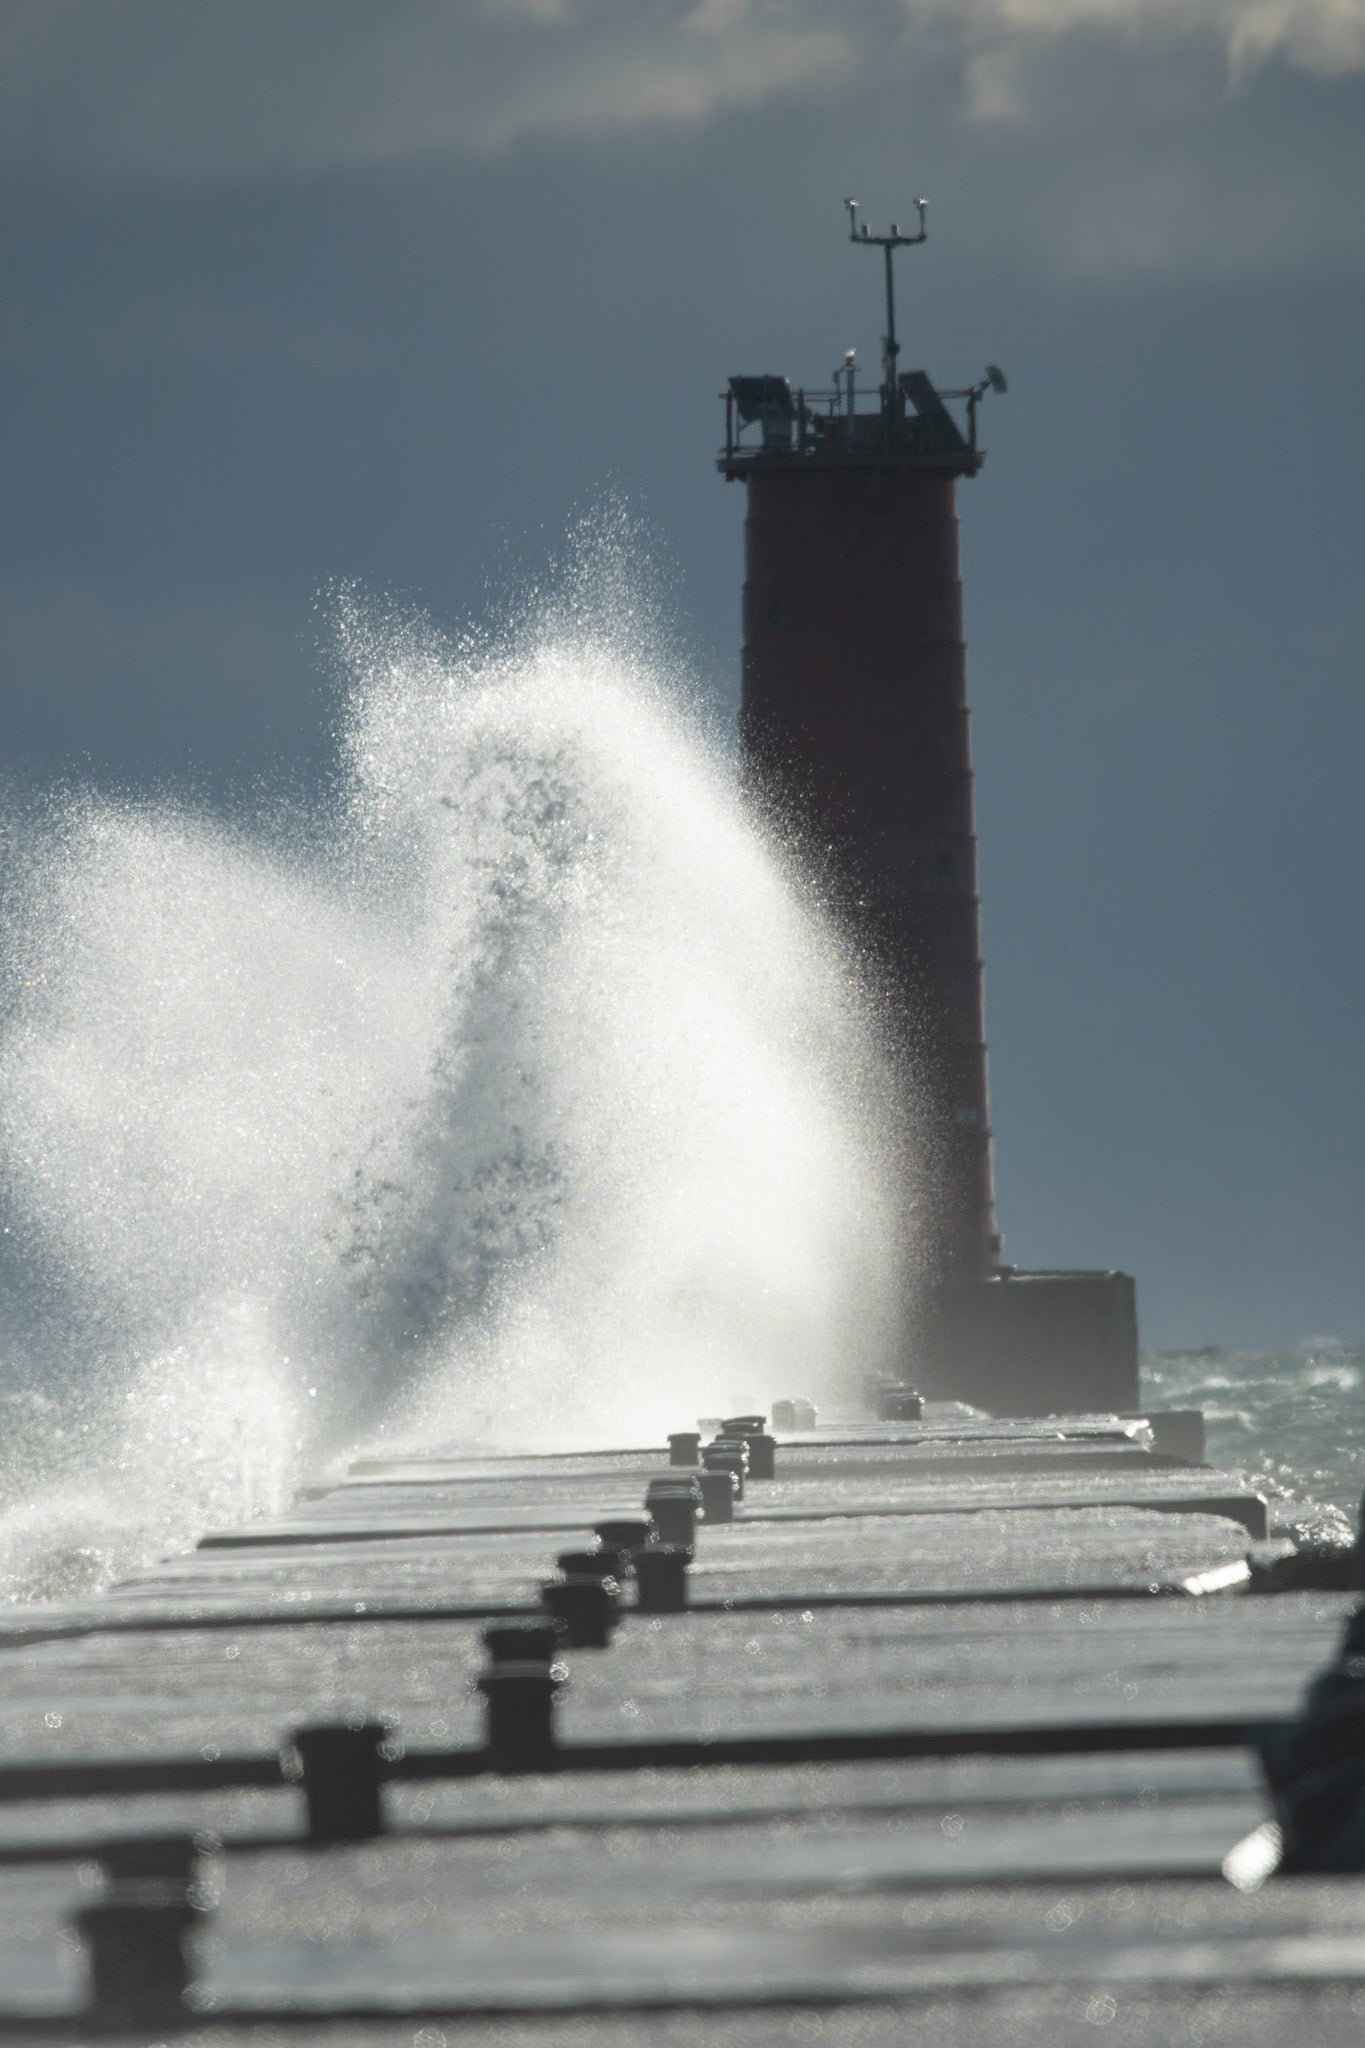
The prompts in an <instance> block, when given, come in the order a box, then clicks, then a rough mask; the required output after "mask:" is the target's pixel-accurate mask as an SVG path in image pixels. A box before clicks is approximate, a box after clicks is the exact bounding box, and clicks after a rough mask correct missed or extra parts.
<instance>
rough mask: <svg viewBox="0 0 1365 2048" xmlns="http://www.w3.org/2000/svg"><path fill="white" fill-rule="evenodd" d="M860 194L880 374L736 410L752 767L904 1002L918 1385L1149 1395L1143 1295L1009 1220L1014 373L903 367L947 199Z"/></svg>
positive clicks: (1098, 1399)
mask: <svg viewBox="0 0 1365 2048" xmlns="http://www.w3.org/2000/svg"><path fill="white" fill-rule="evenodd" d="M846 203H847V206H848V211H849V220H850V232H851V235H852V238H853V240H854V241H855V242H857V243H858V244H859V245H860V246H862V247H867V248H876V249H880V250H881V252H882V256H883V262H884V267H885V287H886V333H885V336H884V338H883V343H882V362H881V380H880V383H879V385H878V386H877V387H875V388H874V389H872V390H869V391H867V392H866V393H862V392H860V391H859V390H858V388H857V365H856V362H855V360H854V358H853V356H852V355H851V354H850V355H849V356H847V357H845V359H844V362H843V364H842V365H841V367H840V368H839V370H837V371H836V372H835V373H834V377H833V380H832V388H830V389H826V390H822V391H813V390H804V389H801V390H793V388H792V386H791V384H790V383H789V382H788V381H787V379H786V378H785V377H780V376H773V375H765V376H745V377H732V378H731V379H730V388H729V391H728V393H727V396H726V427H725V446H724V448H723V449H722V450H721V453H720V455H719V457H718V467H719V469H720V471H721V473H722V475H723V476H724V477H725V478H726V479H727V480H734V479H739V480H742V481H743V482H744V484H745V486H746V489H747V499H748V508H747V516H746V520H745V528H744V547H745V580H744V606H743V620H744V652H743V686H742V698H741V714H740V716H741V747H742V759H743V764H744V772H745V778H746V782H747V784H748V785H749V786H750V787H751V788H752V789H754V790H755V791H756V792H759V793H760V794H761V796H762V798H763V800H764V801H766V802H768V803H773V804H776V805H777V806H778V807H779V808H780V810H781V811H782V813H783V814H784V815H785V817H786V819H787V820H788V821H789V822H790V823H791V824H792V825H793V826H794V827H795V828H797V829H798V831H799V833H800V835H801V836H802V837H803V838H804V840H805V842H806V844H807V846H808V847H809V849H810V850H811V852H812V853H813V854H814V856H815V857H816V858H817V859H818V861H819V862H820V864H821V865H822V867H823V868H824V870H825V872H826V873H827V874H829V875H830V877H831V882H832V887H833V893H834V895H835V897H836V900H837V903H838V907H839V909H840V911H841V914H842V916H843V918H844V921H845V923H846V925H847V927H848V928H849V930H850V932H851V935H852V936H853V938H854V940H855V943H856V944H857V946H858V948H859V950H860V952H861V953H862V954H863V956H864V958H865V960H866V961H867V963H868V967H869V971H870V977H871V979H872V980H873V981H874V982H875V983H876V984H877V985H879V986H880V988H881V990H882V992H883V997H884V1001H883V1016H884V1021H885V1023H886V1025H887V1027H888V1036H889V1039H890V1041H891V1044H892V1049H893V1052H894V1055H895V1058H896V1061H897V1065H898V1070H899V1073H900V1075H901V1078H902V1085H903V1087H904V1089H905V1091H906V1097H907V1100H908V1101H910V1102H911V1103H912V1104H913V1117H912V1121H913V1127H914V1132H915V1140H916V1152H917V1158H918V1170H917V1196H918V1203H917V1217H916V1228H915V1254H914V1266H915V1272H914V1278H915V1280H916V1282H917V1288H916V1294H917V1303H918V1306H917V1313H916V1322H917V1343H916V1353H917V1355H916V1359H915V1362H914V1369H915V1371H916V1372H917V1373H918V1374H920V1376H921V1377H923V1378H925V1379H926V1380H927V1382H928V1383H929V1384H930V1385H936V1387H937V1390H939V1391H945V1392H949V1391H951V1392H954V1393H959V1394H963V1395H965V1396H966V1397H967V1398H971V1399H977V1400H980V1401H983V1402H984V1403H985V1405H987V1406H990V1407H993V1408H996V1409H997V1410H1005V1409H1010V1408H1013V1409H1014V1410H1015V1412H1024V1411H1026V1410H1028V1409H1030V1408H1034V1409H1036V1408H1037V1406H1038V1404H1039V1403H1040V1402H1042V1403H1044V1404H1045V1405H1046V1406H1049V1407H1051V1406H1058V1407H1061V1406H1066V1407H1069V1408H1072V1409H1075V1408H1077V1407H1084V1406H1097V1405H1101V1404H1103V1405H1106V1406H1108V1405H1114V1406H1119V1405H1124V1406H1135V1405H1136V1401H1137V1391H1136V1335H1135V1324H1134V1319H1133V1314H1132V1284H1131V1282H1130V1281H1127V1279H1126V1276H1124V1275H1081V1274H1047V1275H1042V1274H1037V1275H1028V1276H1023V1275H1018V1274H1016V1273H1014V1272H1013V1270H1012V1269H1010V1268H1007V1267H1002V1266H1001V1263H1000V1248H1001V1246H1000V1238H999V1236H998V1235H997V1232H996V1224H995V1197H994V1186H993V1175H992V1159H991V1132H990V1120H989V1098H988V1090H987V1073H986V1040H985V1025H984V1005H983V990H982V961H981V936H980V902H979V898H978V894H977V855H976V827H975V817H974V806H973V795H972V763H971V741H970V713H969V710H968V704H967V675H966V643H965V640H964V637H963V620H962V583H961V578H960V572H959V556H958V520H957V505H956V494H957V483H958V479H959V478H960V477H972V476H975V475H976V474H977V472H978V471H979V470H980V468H981V464H982V461H983V459H984V458H983V456H982V453H981V451H980V449H979V448H978V445H977V413H978V409H979V406H980V403H981V400H982V398H983V397H984V395H985V393H986V392H987V391H996V392H1003V391H1004V390H1005V388H1006V386H1005V378H1004V376H1003V374H1002V373H1001V372H1000V371H999V370H998V369H997V368H995V367H994V365H992V366H990V367H989V368H988V369H987V370H986V372H985V374H984V376H983V377H982V378H981V379H980V381H979V382H977V383H974V384H970V385H967V386H965V387H963V388H961V389H958V390H950V391H940V390H938V389H936V388H935V386H934V385H933V383H932V382H931V381H930V378H929V377H928V375H927V374H926V372H925V371H923V370H909V371H902V370H901V369H900V365H899V356H900V344H899V342H898V340H897V336H896V309H895V280H894V271H893V262H894V256H895V252H896V250H897V249H901V248H907V247H913V246H916V245H918V244H919V243H922V242H923V241H924V240H925V239H926V229H925V203H924V201H922V200H921V201H919V202H917V211H918V216H919V218H918V226H917V228H916V230H915V232H914V233H912V234H903V233H902V232H901V230H900V229H899V227H897V226H893V227H892V228H891V231H890V233H889V234H885V235H873V234H871V233H869V231H868V229H867V228H866V226H860V224H859V221H858V208H857V203H856V201H854V200H849V201H847V202H846ZM954 408H956V410H955V409H954ZM1026 1280H1027V1282H1028V1285H1027V1286H1025V1285H1024V1282H1025V1281H1026ZM1033 1354H1037V1356H1036V1357H1033V1356H1032V1355H1033ZM1044 1354H1046V1358H1044ZM1068 1360H1070V1361H1071V1362H1070V1363H1068ZM1078 1374H1079V1375H1080V1376H1081V1377H1082V1378H1083V1379H1084V1381H1085V1382H1086V1384H1085V1385H1084V1386H1083V1387H1076V1386H1074V1385H1073V1384H1072V1383H1073V1381H1074V1380H1075V1378H1076V1377H1077V1375H1078ZM1081 1395H1084V1396H1085V1398H1080V1396H1081ZM1059 1397H1060V1398H1059ZM1122 1397H1126V1398H1122Z"/></svg>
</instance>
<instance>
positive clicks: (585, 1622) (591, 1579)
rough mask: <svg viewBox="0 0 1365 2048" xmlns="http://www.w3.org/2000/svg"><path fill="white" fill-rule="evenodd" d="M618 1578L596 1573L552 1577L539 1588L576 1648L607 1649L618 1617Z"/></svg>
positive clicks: (547, 1608)
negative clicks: (563, 1577) (602, 1576)
mask: <svg viewBox="0 0 1365 2048" xmlns="http://www.w3.org/2000/svg"><path fill="white" fill-rule="evenodd" d="M618 1590H619V1589H618V1587H617V1583H616V1581H615V1579H611V1578H606V1579H604V1578H598V1577H597V1576H596V1575H595V1574H594V1575H591V1576H590V1575H588V1574H587V1573H584V1574H582V1575H581V1576H580V1575H577V1574H576V1575H575V1576H574V1577H572V1578H566V1579H551V1580H549V1581H548V1583H547V1584H545V1585H543V1586H542V1587H541V1589H540V1598H541V1604H542V1606H543V1607H544V1608H545V1610H546V1612H547V1613H549V1614H552V1615H553V1616H554V1617H555V1619H556V1620H557V1621H562V1622H563V1623H564V1626H565V1627H566V1628H567V1629H568V1632H569V1643H570V1647H571V1648H573V1649H575V1650H605V1649H606V1647H607V1645H608V1643H610V1641H611V1632H612V1629H613V1628H614V1627H615V1625H616V1619H617V1592H618Z"/></svg>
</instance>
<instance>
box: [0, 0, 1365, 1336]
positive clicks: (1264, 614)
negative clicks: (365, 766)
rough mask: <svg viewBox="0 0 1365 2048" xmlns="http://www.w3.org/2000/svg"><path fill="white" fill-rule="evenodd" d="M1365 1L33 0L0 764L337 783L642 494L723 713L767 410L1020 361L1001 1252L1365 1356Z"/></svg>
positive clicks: (27, 27)
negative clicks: (429, 626)
mask: <svg viewBox="0 0 1365 2048" xmlns="http://www.w3.org/2000/svg"><path fill="white" fill-rule="evenodd" d="M1362 191H1365V0H857V4H849V5H847V6H844V7H835V6H832V5H829V4H824V5H820V4H816V0H193V4H186V0H6V5H5V8H4V10H3V13H2V14H0V208H3V245H4V248H5V251H6V269H7V273H8V285H9V291H8V294H7V297H8V311H7V316H6V319H5V322H4V324H3V328H0V355H2V356H3V381H2V382H0V391H3V398H4V405H5V412H6V419H5V435H4V441H5V461H4V468H3V482H0V491H2V492H3V520H4V545H3V549H0V719H2V721H3V726H2V729H3V733H4V746H3V760H4V767H5V770H6V772H7V773H8V774H9V775H10V777H11V778H12V779H13V780H14V781H16V782H17V783H19V784H20V785H24V784H28V785H33V786H37V787H41V786H43V785H45V784H46V783H48V782H50V781H52V780H54V779H57V778H64V777H72V776H75V777H76V778H78V779H84V780H88V781H90V782H93V783H96V784H100V785H104V786H110V787H118V788H122V789H129V790H133V791H142V790H155V789H160V788H165V787H167V786H171V787H186V786H188V787H192V788H194V789H195V790H196V791H197V792H199V794H200V796H201V799H202V800H203V801H205V802H208V803H211V804H218V805H223V806H225V807H231V806H232V805H233V804H234V803H236V802H238V801H240V798H241V792H242V791H243V790H244V789H249V788H250V787H251V786H252V785H253V784H254V783H256V782H258V781H259V780H260V778H262V777H270V778H282V779H283V780H285V781H287V782H289V783H292V784H293V785H294V786H296V787H298V788H300V789H302V790H303V791H305V792H306V791H308V790H310V789H314V788H316V787H319V786H320V785H321V784H322V783H323V782H324V781H325V778H326V776H327V774H328V772H329V769H330V766H331V761H332V747H333V733H332V724H331V716H332V713H331V700H330V698H329V694H328V683H327V679H326V676H325V673H324V671H323V669H322V668H321V666H320V664H319V660H318V656H317V652H316V635H317V609H316V607H317V602H318V597H319V593H320V592H321V591H323V590H325V589H326V587H327V586H328V585H329V584H330V583H332V582H333V581H334V580H335V579H338V578H354V579H358V580H359V581H360V582H361V583H362V584H364V585H366V586H368V587H370V588H372V589H377V590H382V591H389V592H392V593H396V594H398V595H399V596H400V597H401V598H403V599H404V600H412V601H414V602H416V603H418V604H420V605H422V606H424V607H426V608H427V609H428V610H429V611H430V612H431V614H432V615H433V616H434V617H435V618H436V619H437V620H438V621H439V622H441V623H442V624H447V625H451V626H458V625H459V624H460V623H461V621H463V620H465V619H466V618H468V617H470V616H471V615H474V616H477V615H478V614H480V613H481V612H482V611H484V610H485V609H486V608H487V606H488V605H489V603H490V601H496V599H495V598H494V599H493V600H490V593H497V592H498V591H499V590H500V589H502V588H504V587H505V586H506V585H507V584H508V583H509V582H512V583H515V582H516V581H517V580H518V579H519V578H520V577H521V576H523V575H524V574H525V573H526V572H527V571H528V570H530V571H534V569H535V568H536V565H537V564H539V563H540V562H541V561H542V560H543V559H544V558H545V557H546V556H547V555H549V554H552V553H553V552H554V550H555V549H556V547H557V546H558V545H559V542H560V539H561V536H562V534H563V532H564V530H565V527H566V525H567V524H568V523H569V522H571V521H572V520H573V519H574V517H575V516H576V513H577V512H578V511H579V510H580V509H581V508H582V507H583V506H584V505H585V504H588V503H591V502H593V501H594V500H595V499H600V498H601V496H602V495H603V494H604V493H607V492H613V491H614V492H621V493H624V494H625V495H626V497H627V498H628V499H629V501H630V502H631V504H632V505H633V506H634V508H635V510H636V512H637V513H638V515H639V516H640V518H641V519H642V520H643V521H644V522H645V523H646V524H647V525H648V527H649V528H650V530H651V532H652V534H653V536H654V539H653V543H652V545H653V552H654V555H655V558H656V561H657V563H658V573H659V576H660V578H661V580H662V582H663V583H664V584H665V585H666V587H667V590H668V592H669V597H670V601H671V604H672V608H673V616H674V619H675V621H676V630H677V633H678V636H679V641H680V644H681V645H682V647H683V648H684V649H685V652H686V656H687V659H688V660H689V661H690V663H691V664H692V666H693V667H694V669H695V670H696V672H697V673H698V674H699V675H700V677H701V678H702V680H703V683H704V685H705V687H706V689H707V690H708V691H709V692H711V693H712V694H713V696H714V699H715V701H716V703H717V704H718V705H720V706H721V707H723V708H725V709H726V710H727V711H728V710H731V709H733V707H734V705H735V704H736V703H737V694H738V638H739V584H740V575H741V567H740V546H741V532H740V529H741V521H742V516H743V503H742V494H741V492H740V490H739V489H738V488H727V487H726V486H724V485H723V484H722V483H721V482H720V481H719V479H718V478H717V477H716V475H715V472H714V468H713V456H714V452H715V446H716V442H717V439H718V436H719V430H720V416H719V408H718V406H717V403H716V393H717V392H718V391H719V390H720V389H721V388H722V387H723V384H724V380H725V378H726V377H727V376H728V375H729V374H730V373H731V372H732V371H748V370H777V371H781V372H784V373H786V374H789V375H790V376H791V377H792V379H793V381H794V382H803V383H824V382H825V381H826V380H827V378H828V375H829V372H830V369H831V367H832V365H833V364H834V363H835V362H836V361H837V360H838V359H839V358H840V357H841V356H842V354H843V351H844V349H845V348H847V347H850V346H856V347H857V348H858V350H859V352H860V355H861V356H862V358H863V360H864V361H865V362H867V363H869V364H871V363H872V362H874V361H875V359H876V355H877V348H878V333H879V329H880V324H881V321H880V301H879V294H878V278H877V274H876V267H875V265H874V264H873V262H872V261H871V259H870V258H869V257H868V256H867V255H865V254H864V253H862V252H859V251H856V250H853V249H851V248H850V247H849V245H848V242H847V239H846V227H845V218H844V214H843V200H844V198H845V196H846V195H848V194H856V196H857V197H858V198H859V200H860V201H861V202H862V205H863V208H864V214H865V217H866V218H868V219H870V220H871V222H872V224H873V225H874V227H878V226H884V225H886V224H887V223H888V222H889V221H890V220H891V219H893V218H900V219H902V220H905V219H907V218H908V217H909V216H910V214H911V207H912V202H913V200H914V199H915V198H916V197H918V196H919V195H920V194H925V195H927V196H928V198H929V200H930V202H931V204H930V213H929V221H930V239H929V241H928V243H927V244H926V245H925V246H924V247H923V248H922V249H918V250H915V251H913V252H910V254H909V255H908V257H907V258H906V259H904V268H903V271H902V283H901V327H902V343H903V353H902V361H903V362H905V363H906V364H909V365H913V364H918V363H921V362H922V363H923V364H924V365H925V366H926V367H928V368H929V370H930V372H931V374H932V375H934V376H935V378H936V379H937V380H938V381H939V382H940V383H946V384H957V383H962V382H967V381H969V380H970V379H971V378H972V377H975V376H978V375H979V374H980V372H981V368H982V366H983V365H984V364H985V363H986V362H987V361H992V362H999V363H1001V364H1002V365H1004V367H1005V369H1006V370H1007V372H1008V374H1009V378H1010V391H1009V394H1008V396H1007V397H1005V398H1003V399H996V398H994V397H992V398H990V399H988V400H987V404H986V409H985V411H984V413H983V428H984V429H985V434H984V438H985V439H986V442H987V444H988V446H989V450H990V459H989V461H988V463H987V466H986V468H985V470H984V472H983V474H982V475H981V477H980V478H979V479H977V480H975V481H973V482H970V483H967V484H964V485H963V486H962V489H961V500H960V511H961V515H962V519H963V542H964V563H965V575H966V579H967V617H968V632H969V636H970V642H971V657H970V659H971V690H972V698H973V705H974V714H975V716H974V731H975V746H976V761H977V771H978V782H977V797H978V820H979V830H980V839H981V872H982V890H983V903H984V930H985V950H986V959H987V969H988V980H987V1018H988V1030H989V1036H990V1041H991V1058H992V1085H993V1097H994V1116H993V1121H994V1125H995V1130H996V1139H997V1173H998V1183H999V1197H1000V1210H1001V1220H1002V1224H1003V1227H1004V1230H1005V1234H1006V1240H1007V1253H1008V1256H1009V1257H1010V1258H1011V1259H1012V1260H1014V1261H1015V1262H1016V1263H1018V1264H1020V1265H1023V1266H1030V1265H1064V1266H1121V1267H1124V1268H1126V1269H1127V1270H1129V1271H1132V1272H1134V1273H1135V1274H1136V1275H1137V1277H1138V1283H1139V1311H1140V1317H1141V1322H1142V1328H1143V1334H1144V1338H1145V1340H1146V1342H1147V1343H1148V1344H1149V1345H1151V1346H1156V1347H1159V1346H1175V1345H1179V1344H1182V1343H1196V1344H1197V1343H1206V1342H1207V1343H1212V1342H1226V1343H1230V1344H1243V1345H1252V1346H1257V1347H1270V1346H1278V1345H1282V1344H1288V1343H1292V1342H1294V1341H1296V1340H1298V1339H1301V1338H1306V1337H1308V1336H1311V1335H1314V1334H1318V1333H1334V1334H1336V1335H1339V1336H1341V1337H1343V1338H1345V1339H1347V1340H1348V1341H1358V1342H1365V1261H1363V1260H1362V1257H1361V1244H1360V1236H1361V1218H1362V1209H1363V1208H1365V1201H1363V1199H1362V1195H1363V1190H1362V1181H1363V1180H1365V1089H1362V1085H1361V1079H1360V1071H1359V1069H1360V1058H1359V1050H1358V1048H1359V1045H1360V1041H1361V1037H1362V1032H1363V1031H1365V938H1363V937H1362V923H1363V921H1362V915H1361V909H1360V901H1359V898H1360V892H1361V885H1362V878H1365V805H1363V804H1362V767H1363V765H1365V744H1363V743H1365V703H1363V702H1362V691H1361V688H1360V683H1361V660H1360V650H1361V644H1362V628H1365V598H1363V597H1362V574H1361V561H1362V549H1361V541H1362V532H1361V487H1360V479H1361V473H1362V468H1363V467H1365V433H1363V432H1362V401H1361V393H1360V384H1359V380H1360V374H1361V367H1360V366H1361V358H1362V348H1361V329H1362V313H1363V312H1365V210H1363V209H1362V206H1361V203H1360V195H1361V193H1362Z"/></svg>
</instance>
